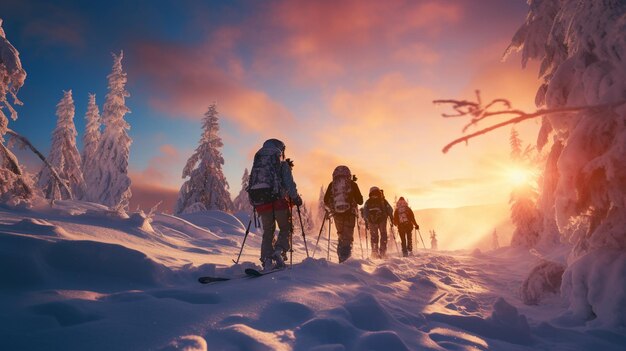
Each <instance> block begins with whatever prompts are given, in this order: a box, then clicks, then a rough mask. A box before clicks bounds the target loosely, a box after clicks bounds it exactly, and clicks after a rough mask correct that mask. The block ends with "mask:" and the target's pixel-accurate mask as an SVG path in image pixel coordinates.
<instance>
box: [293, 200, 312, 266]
mask: <svg viewBox="0 0 626 351" xmlns="http://www.w3.org/2000/svg"><path fill="white" fill-rule="evenodd" d="M296 208H297V209H298V218H300V228H301V229H302V240H304V250H306V258H309V249H308V248H307V246H306V235H305V234H304V224H302V215H301V214H300V206H297V207H296Z"/></svg>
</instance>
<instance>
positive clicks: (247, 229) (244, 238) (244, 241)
mask: <svg viewBox="0 0 626 351" xmlns="http://www.w3.org/2000/svg"><path fill="white" fill-rule="evenodd" d="M252 215H254V212H252ZM251 224H252V218H250V220H249V221H248V227H247V228H246V234H245V235H244V236H243V242H242V243H241V249H239V256H237V261H235V260H232V261H233V262H235V264H239V258H241V253H242V252H243V246H244V245H245V244H246V238H247V237H248V233H250V225H251Z"/></svg>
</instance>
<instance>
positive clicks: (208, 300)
mask: <svg viewBox="0 0 626 351" xmlns="http://www.w3.org/2000/svg"><path fill="white" fill-rule="evenodd" d="M152 296H154V297H156V298H159V299H174V300H179V301H182V302H186V303H190V304H193V305H212V304H217V303H220V302H221V298H220V297H219V295H218V294H216V293H197V292H190V291H185V290H161V291H155V292H152Z"/></svg>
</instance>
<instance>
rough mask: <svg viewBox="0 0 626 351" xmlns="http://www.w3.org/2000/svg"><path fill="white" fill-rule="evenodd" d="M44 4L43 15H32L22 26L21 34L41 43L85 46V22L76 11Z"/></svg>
mask: <svg viewBox="0 0 626 351" xmlns="http://www.w3.org/2000/svg"><path fill="white" fill-rule="evenodd" d="M43 6H45V13H46V16H45V17H37V16H34V17H32V18H30V19H29V21H28V22H27V23H26V25H25V26H24V33H23V35H24V36H25V37H26V38H28V39H30V40H38V41H39V42H40V43H41V44H44V45H49V46H56V45H63V46H69V47H73V48H83V47H84V46H85V41H86V39H85V37H84V33H85V32H86V27H87V25H86V22H85V20H84V19H83V18H82V17H81V16H80V15H79V14H77V13H74V12H71V11H69V10H67V9H62V8H60V7H56V6H53V5H43Z"/></svg>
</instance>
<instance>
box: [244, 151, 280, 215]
mask: <svg viewBox="0 0 626 351" xmlns="http://www.w3.org/2000/svg"><path fill="white" fill-rule="evenodd" d="M281 156H282V151H281V150H280V149H278V148H276V147H273V146H265V145H264V146H263V147H262V148H261V149H259V151H257V153H256V154H255V155H254V162H253V164H252V169H251V170H250V181H249V183H248V188H247V189H246V191H247V192H248V197H249V199H250V203H251V204H252V205H254V206H257V205H262V204H266V203H270V202H273V201H275V200H277V199H279V198H280V196H281V178H280V167H281V165H280V163H281Z"/></svg>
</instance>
